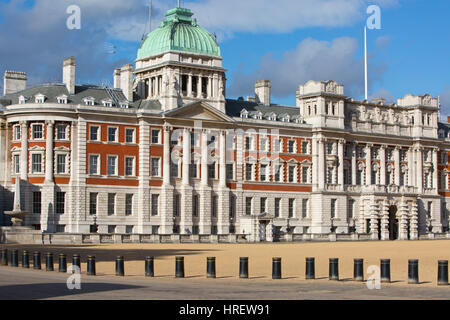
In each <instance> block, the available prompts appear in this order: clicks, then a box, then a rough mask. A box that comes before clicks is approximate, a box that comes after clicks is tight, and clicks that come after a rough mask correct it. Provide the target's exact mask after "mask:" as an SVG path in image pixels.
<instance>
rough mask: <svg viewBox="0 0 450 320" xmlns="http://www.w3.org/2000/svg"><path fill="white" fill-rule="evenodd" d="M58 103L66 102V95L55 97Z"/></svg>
mask: <svg viewBox="0 0 450 320" xmlns="http://www.w3.org/2000/svg"><path fill="white" fill-rule="evenodd" d="M56 99H57V100H58V103H59V104H67V96H66V95H62V96H59V97H57V98H56Z"/></svg>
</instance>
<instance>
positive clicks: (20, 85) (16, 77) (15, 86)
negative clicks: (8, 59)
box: [3, 71, 27, 95]
mask: <svg viewBox="0 0 450 320" xmlns="http://www.w3.org/2000/svg"><path fill="white" fill-rule="evenodd" d="M26 87H27V74H26V73H25V72H18V71H5V74H4V76H3V95H7V94H11V93H16V92H19V91H22V90H25V89H26Z"/></svg>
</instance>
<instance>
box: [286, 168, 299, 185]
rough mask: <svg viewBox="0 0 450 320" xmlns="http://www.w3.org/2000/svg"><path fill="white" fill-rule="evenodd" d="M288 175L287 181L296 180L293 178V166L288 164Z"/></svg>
mask: <svg viewBox="0 0 450 320" xmlns="http://www.w3.org/2000/svg"><path fill="white" fill-rule="evenodd" d="M288 176H289V182H290V183H294V182H297V181H296V180H297V179H296V178H295V166H289V169H288Z"/></svg>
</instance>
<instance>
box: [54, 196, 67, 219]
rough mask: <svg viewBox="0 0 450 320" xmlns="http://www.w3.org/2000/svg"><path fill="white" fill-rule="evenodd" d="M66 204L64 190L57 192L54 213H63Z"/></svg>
mask: <svg viewBox="0 0 450 320" xmlns="http://www.w3.org/2000/svg"><path fill="white" fill-rule="evenodd" d="M65 205H66V193H65V192H57V193H56V206H55V207H56V208H55V209H56V213H57V214H64V212H65Z"/></svg>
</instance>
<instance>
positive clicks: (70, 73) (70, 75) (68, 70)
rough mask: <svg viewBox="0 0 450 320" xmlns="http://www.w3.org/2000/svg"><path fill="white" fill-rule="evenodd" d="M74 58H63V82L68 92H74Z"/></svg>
mask: <svg viewBox="0 0 450 320" xmlns="http://www.w3.org/2000/svg"><path fill="white" fill-rule="evenodd" d="M75 69H76V65H75V58H74V57H70V58H66V59H64V63H63V83H64V84H65V85H66V88H67V91H69V94H75Z"/></svg>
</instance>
